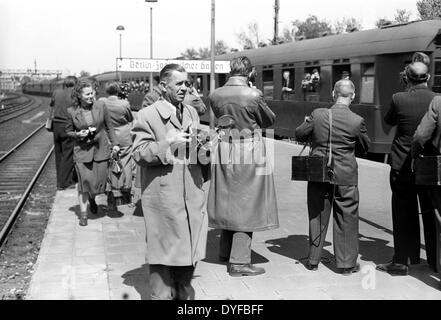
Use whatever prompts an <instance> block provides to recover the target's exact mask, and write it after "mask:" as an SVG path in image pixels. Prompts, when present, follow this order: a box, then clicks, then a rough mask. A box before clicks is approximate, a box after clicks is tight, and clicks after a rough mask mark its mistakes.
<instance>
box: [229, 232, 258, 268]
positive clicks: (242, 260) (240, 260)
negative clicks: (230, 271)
mask: <svg viewBox="0 0 441 320" xmlns="http://www.w3.org/2000/svg"><path fill="white" fill-rule="evenodd" d="M252 238H253V233H252V232H239V231H235V232H234V233H233V239H232V243H231V253H230V263H233V264H248V263H251V240H252Z"/></svg>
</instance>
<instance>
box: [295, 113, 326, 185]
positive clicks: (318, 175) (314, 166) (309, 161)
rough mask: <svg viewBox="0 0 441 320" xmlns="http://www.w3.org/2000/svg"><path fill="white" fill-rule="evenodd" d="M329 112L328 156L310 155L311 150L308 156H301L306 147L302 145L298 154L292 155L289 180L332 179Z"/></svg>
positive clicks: (323, 180) (316, 180)
mask: <svg viewBox="0 0 441 320" xmlns="http://www.w3.org/2000/svg"><path fill="white" fill-rule="evenodd" d="M328 114H329V153H328V155H329V156H312V155H311V151H310V154H309V155H308V156H302V153H303V151H304V150H305V148H306V144H305V145H304V146H303V149H302V151H300V154H299V155H298V156H293V157H292V175H291V180H298V181H311V182H328V183H333V181H334V170H333V168H332V112H331V110H330V109H328Z"/></svg>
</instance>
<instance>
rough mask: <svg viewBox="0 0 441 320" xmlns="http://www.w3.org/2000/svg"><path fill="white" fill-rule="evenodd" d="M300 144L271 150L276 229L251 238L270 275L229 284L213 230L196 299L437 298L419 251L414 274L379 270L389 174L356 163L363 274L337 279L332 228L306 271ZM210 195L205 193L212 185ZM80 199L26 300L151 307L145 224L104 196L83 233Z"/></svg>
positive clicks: (58, 216)
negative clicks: (145, 302) (295, 172)
mask: <svg viewBox="0 0 441 320" xmlns="http://www.w3.org/2000/svg"><path fill="white" fill-rule="evenodd" d="M299 148H300V147H299V146H296V145H293V144H289V143H285V142H280V141H279V142H276V143H275V144H274V154H275V157H274V161H275V166H274V169H275V171H274V172H275V182H276V189H277V197H278V206H279V220H280V228H279V229H276V230H271V231H268V232H261V233H255V234H254V237H253V245H252V248H253V255H252V260H253V263H255V264H257V265H259V266H261V267H264V268H265V269H266V273H265V274H264V275H260V276H257V277H243V278H232V277H230V276H229V275H228V273H227V265H226V264H225V263H222V262H219V261H218V258H217V255H218V245H219V234H220V233H219V231H218V230H209V233H208V242H207V257H206V259H204V260H203V261H201V262H199V263H198V265H197V268H196V272H195V277H194V280H193V286H194V288H195V294H196V299H200V300H207V299H214V300H221V299H245V300H259V299H270V300H290V299H299V300H310V299H320V300H328V299H354V300H359V299H361V300H365V299H374V300H376V299H441V288H440V287H439V281H440V277H439V274H434V273H433V272H431V271H430V269H429V268H428V266H427V263H426V261H425V250H424V247H422V249H421V257H422V263H421V264H420V265H418V266H412V267H411V273H410V275H408V276H404V277H403V276H401V277H394V276H390V275H388V274H385V273H381V272H378V271H376V270H375V265H376V264H378V263H385V262H387V261H389V260H390V258H391V257H392V254H393V238H392V219H391V209H390V200H391V192H390V189H389V181H388V175H389V170H390V169H389V167H388V166H386V165H383V164H379V163H372V162H369V161H365V160H359V181H360V185H359V189H360V235H359V242H360V256H359V262H360V264H361V271H360V272H359V273H357V274H354V275H352V276H349V277H345V276H342V275H341V274H338V273H336V267H335V263H334V259H333V247H332V224H331V225H330V226H329V228H328V233H327V236H326V245H325V248H324V254H323V256H324V258H325V259H324V262H325V263H321V264H320V265H319V270H318V271H316V272H311V271H308V270H307V269H306V268H305V267H304V265H303V260H302V258H304V257H306V256H307V254H308V215H307V208H306V183H305V182H301V181H291V179H290V174H291V156H292V155H296V154H298V152H299ZM206 188H207V189H208V185H206ZM77 201H78V200H77V197H76V191H75V190H74V189H68V190H64V191H59V192H57V194H56V197H55V201H54V205H53V208H52V212H51V217H50V220H49V224H48V227H47V230H46V233H45V238H44V240H43V243H42V246H41V250H40V255H39V257H38V261H37V264H36V266H35V272H34V275H33V277H32V281H31V286H30V289H29V292H28V295H27V298H28V299H86V300H96V299H111V300H121V299H127V300H138V299H149V298H150V291H149V285H148V276H147V275H148V265H146V264H145V254H146V252H145V250H146V249H145V248H146V246H145V223H144V218H143V217H142V216H139V213H136V212H135V208H134V207H130V206H119V207H118V213H110V212H108V210H107V204H106V197H105V196H99V197H98V198H97V203H98V205H99V213H98V214H97V215H89V225H88V226H87V227H80V226H78V204H77Z"/></svg>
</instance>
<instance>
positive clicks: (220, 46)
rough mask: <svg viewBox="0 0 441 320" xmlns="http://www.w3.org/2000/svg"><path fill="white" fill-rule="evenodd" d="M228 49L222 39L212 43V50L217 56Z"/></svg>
mask: <svg viewBox="0 0 441 320" xmlns="http://www.w3.org/2000/svg"><path fill="white" fill-rule="evenodd" d="M228 49H229V48H228V45H227V43H226V42H225V41H224V40H217V41H216V43H215V44H214V52H215V54H216V55H217V56H218V55H221V54H226V53H227V52H228Z"/></svg>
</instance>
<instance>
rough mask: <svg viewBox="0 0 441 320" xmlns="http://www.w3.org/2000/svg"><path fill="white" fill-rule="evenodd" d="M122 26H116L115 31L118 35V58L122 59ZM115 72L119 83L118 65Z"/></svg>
mask: <svg viewBox="0 0 441 320" xmlns="http://www.w3.org/2000/svg"><path fill="white" fill-rule="evenodd" d="M124 30H125V29H124V26H121V25H119V26H117V27H116V31H118V33H119V58H120V59H121V58H122V34H123V32H124ZM116 72H117V73H118V77H119V82H121V72H118V63H117V64H116Z"/></svg>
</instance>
